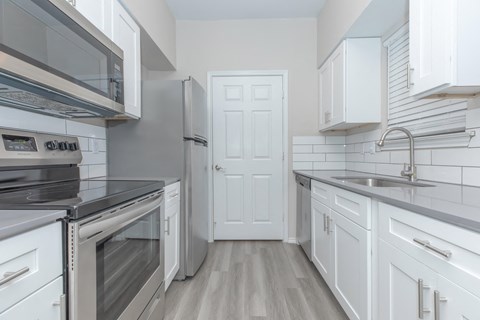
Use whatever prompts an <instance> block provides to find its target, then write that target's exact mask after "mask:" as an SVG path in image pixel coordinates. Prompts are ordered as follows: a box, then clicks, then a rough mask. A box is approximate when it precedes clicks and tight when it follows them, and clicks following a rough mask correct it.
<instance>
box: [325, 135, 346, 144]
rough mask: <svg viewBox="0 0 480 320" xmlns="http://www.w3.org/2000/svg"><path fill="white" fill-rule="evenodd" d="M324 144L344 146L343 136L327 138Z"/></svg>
mask: <svg viewBox="0 0 480 320" xmlns="http://www.w3.org/2000/svg"><path fill="white" fill-rule="evenodd" d="M325 144H345V137H344V136H328V137H326V142H325Z"/></svg>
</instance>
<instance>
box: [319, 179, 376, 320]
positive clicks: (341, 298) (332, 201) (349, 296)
mask: <svg viewBox="0 0 480 320" xmlns="http://www.w3.org/2000/svg"><path fill="white" fill-rule="evenodd" d="M359 197H362V198H365V199H368V200H369V201H370V200H371V199H369V198H366V197H363V196H359V195H358V194H355V193H351V192H347V191H345V190H341V189H339V188H336V187H332V186H328V185H325V184H322V183H319V182H317V181H313V182H312V243H313V244H312V245H313V248H312V251H313V255H312V260H313V263H314V265H315V267H316V268H317V270H318V271H319V273H320V274H321V275H322V277H323V278H324V280H325V282H326V283H327V284H328V286H329V287H330V289H331V290H332V292H333V294H334V295H335V297H336V298H337V300H338V302H339V303H340V305H341V306H342V308H343V310H344V311H345V313H346V314H347V315H348V316H349V318H350V319H357V320H363V319H365V320H367V319H371V315H372V312H371V297H372V285H371V283H372V276H371V274H372V262H371V261H372V259H371V254H370V252H371V250H372V245H371V231H370V230H367V229H366V228H365V227H363V226H361V225H360V224H359V223H358V222H356V221H355V220H352V219H351V218H352V217H353V218H357V217H358V218H359V221H367V220H368V221H369V220H370V218H364V216H367V215H371V210H370V208H367V207H366V206H362V205H357V204H358V203H359V202H360V203H363V200H364V199H360V198H359ZM340 198H341V199H342V200H341V201H340V202H339V199H340ZM367 203H368V206H371V204H370V202H367ZM352 204H353V207H352V206H350V207H349V205H352ZM334 206H336V207H338V208H339V209H342V210H343V211H344V212H345V213H348V215H344V214H343V213H339V212H336V211H335V210H334ZM349 208H350V209H352V208H354V209H355V210H347V209H349ZM352 214H353V215H352Z"/></svg>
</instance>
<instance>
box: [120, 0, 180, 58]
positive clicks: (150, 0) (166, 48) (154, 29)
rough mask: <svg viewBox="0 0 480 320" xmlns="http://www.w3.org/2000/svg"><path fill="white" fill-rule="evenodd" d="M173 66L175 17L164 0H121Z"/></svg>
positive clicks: (175, 53) (175, 55) (174, 55)
mask: <svg viewBox="0 0 480 320" xmlns="http://www.w3.org/2000/svg"><path fill="white" fill-rule="evenodd" d="M123 2H125V4H126V6H127V7H128V9H129V11H130V13H131V14H133V16H134V17H135V18H136V19H137V21H138V22H139V23H140V24H141V25H142V26H143V28H144V29H145V30H146V31H147V33H148V35H149V36H150V37H151V38H152V40H153V41H154V42H155V43H156V44H157V46H158V47H159V48H160V50H161V51H162V53H163V54H164V55H165V57H166V58H167V59H168V60H169V62H170V63H171V64H172V66H173V67H175V65H176V60H177V52H176V50H177V48H176V26H175V17H174V16H173V14H172V12H171V11H170V8H169V7H168V6H167V3H166V2H165V0H145V1H138V0H123Z"/></svg>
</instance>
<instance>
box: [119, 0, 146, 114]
mask: <svg viewBox="0 0 480 320" xmlns="http://www.w3.org/2000/svg"><path fill="white" fill-rule="evenodd" d="M112 21H113V28H112V30H113V37H112V40H113V42H115V43H116V44H117V45H118V46H119V47H120V48H121V49H122V50H123V72H124V82H123V85H124V90H125V113H126V114H127V115H128V116H131V117H133V118H140V117H141V116H142V107H141V90H142V88H141V86H142V83H141V80H142V79H141V68H142V67H141V56H140V27H139V26H138V25H137V24H136V23H135V21H134V20H133V18H132V17H131V16H130V15H129V14H128V12H127V11H126V10H125V8H124V7H123V6H122V5H121V4H120V3H119V2H118V1H113V19H112Z"/></svg>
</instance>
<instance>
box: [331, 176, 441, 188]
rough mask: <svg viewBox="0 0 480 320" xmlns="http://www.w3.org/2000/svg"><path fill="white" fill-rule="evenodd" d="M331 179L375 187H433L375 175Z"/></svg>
mask: <svg viewBox="0 0 480 320" xmlns="http://www.w3.org/2000/svg"><path fill="white" fill-rule="evenodd" d="M332 178H333V179H337V180H341V181H343V182H351V183H356V184H360V185H363V186H367V187H375V188H416V187H434V185H432V184H426V183H419V182H410V181H399V180H395V179H388V178H377V177H332Z"/></svg>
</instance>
